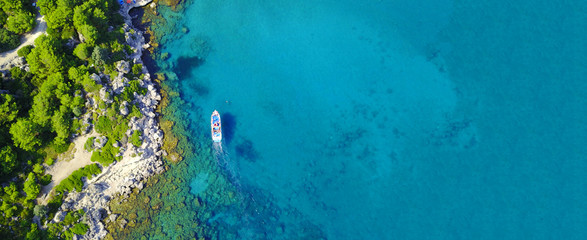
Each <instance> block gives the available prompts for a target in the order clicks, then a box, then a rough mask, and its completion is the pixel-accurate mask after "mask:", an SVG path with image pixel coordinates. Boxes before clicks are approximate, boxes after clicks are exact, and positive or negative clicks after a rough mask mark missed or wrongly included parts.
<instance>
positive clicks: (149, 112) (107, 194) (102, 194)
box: [51, 0, 166, 239]
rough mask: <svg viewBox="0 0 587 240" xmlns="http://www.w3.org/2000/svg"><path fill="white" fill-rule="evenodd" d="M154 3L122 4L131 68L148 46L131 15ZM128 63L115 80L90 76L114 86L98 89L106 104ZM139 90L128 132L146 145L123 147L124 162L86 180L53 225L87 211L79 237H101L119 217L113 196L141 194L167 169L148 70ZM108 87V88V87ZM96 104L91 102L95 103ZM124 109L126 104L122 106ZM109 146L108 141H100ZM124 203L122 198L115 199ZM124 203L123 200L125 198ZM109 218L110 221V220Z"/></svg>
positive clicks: (158, 97)
mask: <svg viewBox="0 0 587 240" xmlns="http://www.w3.org/2000/svg"><path fill="white" fill-rule="evenodd" d="M151 1H152V0H138V1H136V2H134V3H131V4H123V5H122V7H121V9H120V14H121V15H122V16H123V18H124V21H125V24H124V32H125V38H126V43H127V44H128V45H129V46H130V47H131V48H132V49H133V50H134V53H133V54H132V55H131V56H130V59H131V61H132V62H133V64H142V63H143V62H142V59H141V56H142V54H143V50H144V49H146V48H148V47H149V45H148V44H146V43H145V38H144V36H143V33H142V32H141V31H140V30H139V29H137V28H135V27H134V26H133V24H132V21H131V17H130V15H129V11H130V10H131V9H132V8H135V7H142V6H145V5H147V4H149V3H151ZM129 65H130V64H129V62H126V61H119V62H118V63H117V76H116V77H114V79H111V76H108V75H106V74H99V75H98V74H96V75H94V76H92V78H93V79H94V80H96V81H109V82H110V86H111V87H104V88H102V89H101V90H100V93H101V94H100V95H101V96H100V97H101V98H102V99H103V100H107V99H106V98H104V95H105V94H102V93H106V92H118V91H121V89H122V88H123V87H124V86H125V83H127V82H128V81H129V80H128V79H126V78H125V77H124V74H126V73H128V72H129V71H130V67H129ZM142 76H144V77H143V78H142V79H140V80H139V81H140V84H141V87H143V88H146V89H147V92H146V94H144V95H139V94H137V93H134V97H135V100H134V101H135V102H136V103H137V104H136V105H137V106H138V108H139V110H140V112H141V114H142V116H141V117H140V118H137V117H133V118H132V119H131V120H130V122H129V124H128V125H129V130H128V131H127V132H126V135H127V136H130V135H131V134H132V132H133V131H136V130H139V131H140V132H141V135H142V145H140V146H139V147H136V146H134V145H132V144H131V143H127V144H125V145H121V144H120V143H118V142H117V143H116V144H117V145H118V146H117V147H120V152H119V155H120V156H122V157H123V158H122V160H120V161H119V162H115V163H113V164H111V165H109V166H107V167H104V168H103V169H102V173H101V174H100V175H98V176H96V177H95V178H93V179H91V180H88V181H87V182H86V184H85V186H84V188H83V190H82V191H81V192H75V191H74V192H71V193H69V194H68V195H67V197H66V198H65V199H64V200H63V204H62V206H61V207H60V208H59V211H58V212H57V213H56V214H55V217H54V218H53V219H52V220H51V222H60V221H62V220H63V219H64V217H65V215H66V212H68V211H75V210H79V209H83V210H84V211H85V218H84V220H85V223H86V224H88V226H89V230H88V232H87V233H86V234H85V235H83V236H80V237H79V238H78V239H102V238H104V237H106V235H107V234H108V232H107V230H106V228H105V226H104V223H103V222H102V221H114V220H115V219H116V217H117V216H115V215H112V216H110V213H111V212H110V209H109V207H108V203H109V201H111V200H112V199H114V197H115V196H118V195H121V196H123V198H122V199H124V196H128V195H129V194H130V193H132V191H133V189H135V188H136V189H138V190H141V189H142V188H143V187H144V186H143V181H144V180H145V179H147V178H148V177H149V176H152V175H155V174H159V173H162V172H163V171H165V167H164V162H163V160H162V156H164V155H166V153H165V151H163V150H161V145H162V144H163V131H162V130H161V129H160V127H159V123H158V121H157V118H156V117H157V116H156V108H157V105H158V104H159V102H160V101H161V95H160V94H159V92H158V90H157V87H156V85H155V82H154V81H153V80H152V79H151V75H150V74H149V72H148V70H147V68H146V67H145V66H144V65H143V67H142ZM105 85H108V84H105ZM95 104H96V103H90V105H95ZM123 105H125V104H123ZM120 114H122V115H126V114H128V110H127V109H126V106H122V107H121V111H120ZM102 142H105V141H102ZM117 199H120V198H117ZM123 201H124V200H123ZM109 216H110V217H109Z"/></svg>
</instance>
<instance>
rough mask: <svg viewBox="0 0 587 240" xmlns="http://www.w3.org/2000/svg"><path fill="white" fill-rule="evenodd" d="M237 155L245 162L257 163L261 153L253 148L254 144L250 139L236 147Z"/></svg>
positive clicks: (244, 140)
mask: <svg viewBox="0 0 587 240" xmlns="http://www.w3.org/2000/svg"><path fill="white" fill-rule="evenodd" d="M235 151H236V155H237V156H238V157H242V158H244V159H245V160H248V161H251V162H255V161H256V160H257V159H258V158H259V153H258V152H257V150H255V148H254V147H253V142H252V141H251V140H248V139H243V140H241V141H240V142H239V144H238V145H236V147H235Z"/></svg>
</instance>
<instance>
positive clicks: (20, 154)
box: [0, 0, 147, 239]
mask: <svg viewBox="0 0 587 240" xmlns="http://www.w3.org/2000/svg"><path fill="white" fill-rule="evenodd" d="M36 3H37V5H38V6H39V12H40V13H41V14H42V15H44V17H45V20H46V21H47V25H48V29H47V35H41V36H40V37H38V38H37V39H36V40H35V44H34V46H25V47H22V48H21V49H19V51H18V52H17V53H18V55H19V56H21V57H24V58H25V59H26V62H27V63H28V66H29V68H28V69H29V71H26V70H24V69H25V68H22V69H21V68H18V67H14V68H12V69H10V71H9V73H8V74H5V75H4V76H2V75H0V172H2V175H0V182H1V183H2V187H1V188H0V198H1V199H0V238H1V239H23V238H26V239H59V238H65V239H71V238H73V236H74V234H78V235H82V234H84V233H85V232H87V231H88V225H86V224H84V223H83V214H84V213H83V211H81V212H80V211H76V212H70V213H68V214H67V215H66V216H65V218H64V220H63V221H60V222H56V223H49V224H48V225H47V226H48V227H47V228H46V229H44V228H42V227H41V226H39V225H37V223H41V225H43V223H46V222H48V221H49V220H51V219H53V218H54V217H55V214H56V213H57V211H58V209H59V207H60V206H61V204H62V202H63V199H64V198H65V196H66V195H67V193H68V192H71V191H78V192H79V191H81V189H82V187H83V181H84V179H90V178H91V177H92V176H94V175H96V174H99V173H101V167H100V165H102V166H108V165H109V164H111V163H112V162H114V161H116V160H120V159H121V156H120V155H119V150H120V147H118V146H121V145H122V144H126V143H127V142H128V141H129V140H128V138H129V136H127V130H128V129H129V127H128V123H129V121H130V120H131V118H133V117H136V118H139V117H141V116H142V113H141V112H140V110H139V109H138V107H137V106H136V104H135V103H134V100H135V98H136V96H138V95H144V94H145V93H146V91H147V90H146V89H145V88H142V87H141V83H140V81H139V80H138V78H140V77H143V76H142V75H141V72H142V68H143V66H142V65H140V64H136V65H134V64H129V63H127V64H129V65H130V66H128V70H126V71H122V72H124V74H123V75H122V76H117V73H119V72H121V71H120V66H117V63H119V62H120V61H121V60H127V58H128V56H129V55H130V54H132V53H133V50H132V49H131V48H130V47H129V46H127V45H126V44H125V41H126V40H125V36H124V29H123V25H122V24H123V20H122V17H121V16H120V14H119V13H118V10H119V8H120V6H119V4H118V3H117V1H115V0H89V1H82V0H59V1H57V0H38V1H37V2H36ZM35 11H36V10H35V8H34V7H33V5H32V1H28V0H23V1H14V0H0V52H2V51H6V50H9V49H13V48H15V47H17V46H18V44H19V39H18V38H19V34H23V33H25V32H28V31H30V30H32V28H33V27H34V23H35V21H34V18H35V14H34V12H35ZM117 70H119V71H117ZM114 78H122V79H123V80H124V79H126V82H124V85H125V87H124V88H123V90H122V91H121V92H119V93H116V92H113V91H112V90H110V88H111V87H109V86H108V80H113V79H114ZM91 103H96V105H95V106H94V105H92V104H91ZM124 110H127V113H124V114H123V113H122V112H124ZM88 116H89V117H88ZM84 119H87V120H88V121H84ZM92 123H94V129H95V130H96V132H97V133H99V134H100V135H102V137H101V138H100V139H107V140H106V141H105V142H103V143H101V144H94V141H97V139H98V138H92V140H91V144H90V143H86V145H85V148H86V149H87V150H89V151H93V153H92V157H91V160H92V161H94V162H97V163H94V164H91V165H88V166H86V167H84V168H81V169H79V170H76V171H74V172H73V173H72V174H71V175H70V176H69V177H67V178H66V179H64V180H62V181H61V182H60V183H59V184H58V185H57V186H56V187H55V188H54V190H55V191H54V193H53V194H52V195H50V196H48V198H47V199H48V202H47V204H46V205H43V204H40V202H37V201H36V199H37V197H39V194H40V193H41V186H42V185H47V184H49V183H50V182H51V180H52V176H51V175H49V174H46V172H45V167H47V166H51V165H53V163H54V162H55V161H56V160H57V159H60V157H59V156H60V154H62V153H64V152H66V151H68V150H69V149H72V147H71V145H72V143H71V140H72V136H75V135H80V134H84V133H85V132H87V130H91V127H90V125H91V124H92ZM133 133H135V134H133V135H132V136H130V139H131V141H132V144H135V145H137V144H138V143H140V142H141V135H140V133H138V131H134V132H133ZM129 135H130V133H129ZM88 142H90V141H88ZM96 145H101V146H99V147H97V146H96ZM41 195H43V194H41ZM34 216H37V217H39V219H40V221H33V217H34Z"/></svg>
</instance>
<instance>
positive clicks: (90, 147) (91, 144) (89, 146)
mask: <svg viewBox="0 0 587 240" xmlns="http://www.w3.org/2000/svg"><path fill="white" fill-rule="evenodd" d="M94 140H96V137H90V138H88V140H86V143H85V144H84V149H85V150H86V151H88V152H89V151H92V150H94Z"/></svg>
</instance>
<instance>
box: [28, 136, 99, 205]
mask: <svg viewBox="0 0 587 240" xmlns="http://www.w3.org/2000/svg"><path fill="white" fill-rule="evenodd" d="M99 135H100V134H98V133H96V132H95V131H92V132H91V133H90V134H86V135H82V136H79V137H77V138H75V139H74V140H73V144H74V145H75V147H74V148H75V149H74V150H73V151H74V153H73V158H72V159H71V160H69V161H67V159H62V157H61V156H60V159H59V160H58V161H57V162H56V163H55V164H53V166H50V167H48V169H47V174H51V175H52V176H53V177H52V181H51V183H50V184H48V185H47V186H43V188H41V195H40V197H39V198H38V200H40V201H38V202H39V203H43V204H45V203H46V201H47V200H48V198H47V197H48V196H49V193H50V192H51V190H52V188H53V187H54V186H57V185H59V183H60V182H61V181H62V180H63V179H65V178H67V177H69V175H71V173H73V171H75V170H78V169H80V168H82V167H84V166H86V165H89V164H92V161H91V160H90V159H91V157H92V152H88V151H86V150H85V149H84V145H85V143H86V141H87V140H88V138H90V137H97V136H99Z"/></svg>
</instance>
